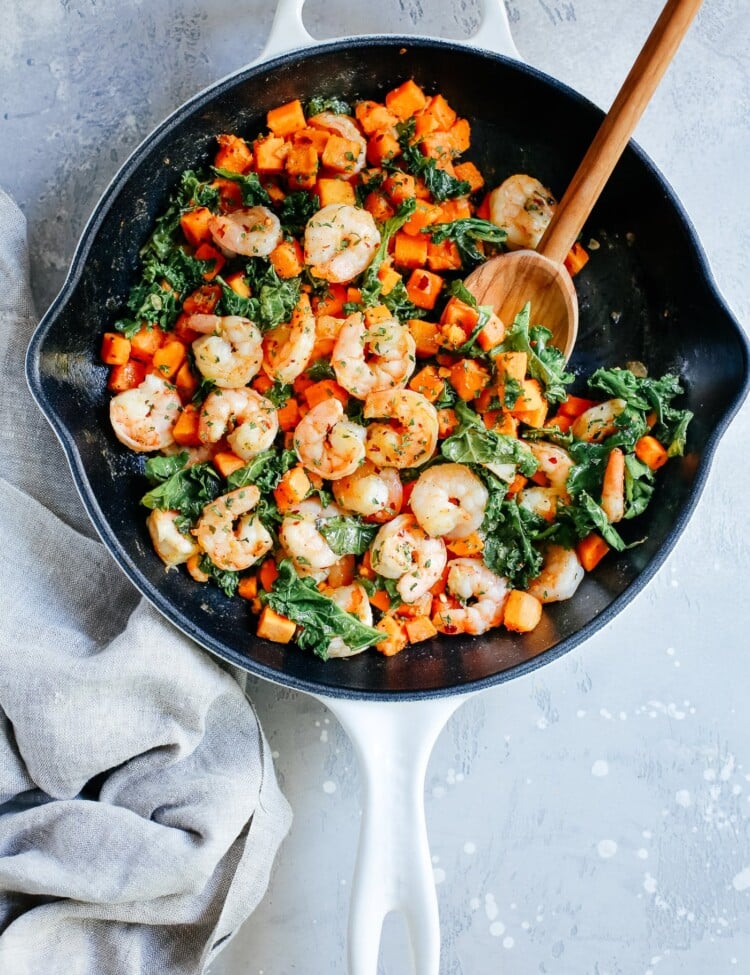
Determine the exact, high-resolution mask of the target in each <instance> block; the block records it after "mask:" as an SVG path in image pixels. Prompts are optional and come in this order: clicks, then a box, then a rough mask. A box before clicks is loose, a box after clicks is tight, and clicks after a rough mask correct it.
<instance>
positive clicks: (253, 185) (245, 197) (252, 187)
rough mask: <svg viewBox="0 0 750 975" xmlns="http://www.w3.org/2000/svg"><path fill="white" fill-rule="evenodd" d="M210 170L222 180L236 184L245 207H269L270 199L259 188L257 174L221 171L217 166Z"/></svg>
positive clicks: (229, 170)
mask: <svg viewBox="0 0 750 975" xmlns="http://www.w3.org/2000/svg"><path fill="white" fill-rule="evenodd" d="M211 168H212V169H213V171H214V172H215V173H216V175H217V176H221V178H222V179H228V180H231V181H232V182H233V183H237V185H238V186H239V188H240V190H241V192H242V202H243V203H244V205H245V206H246V207H256V206H264V207H270V206H271V197H270V196H269V195H268V193H267V191H266V190H264V189H263V187H262V186H261V182H260V179H259V178H258V174H257V173H235V172H232V170H231V169H221V167H219V166H212V167H211Z"/></svg>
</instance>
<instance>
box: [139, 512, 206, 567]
mask: <svg viewBox="0 0 750 975" xmlns="http://www.w3.org/2000/svg"><path fill="white" fill-rule="evenodd" d="M178 517H179V512H178V511H160V510H159V509H158V508H156V509H154V511H152V512H151V514H150V515H149V516H148V518H147V519H146V526H147V528H148V533H149V535H150V536H151V543H152V544H153V546H154V550H155V552H156V554H157V555H158V556H159V558H160V559H161V560H162V562H163V563H164V564H165V565H166V566H167V568H171V567H172V566H174V565H182V563H183V562H187V560H188V559H189V558H190V556H191V555H197V553H198V552H199V551H200V549H199V547H198V544H197V542H196V541H195V539H194V538H191V536H190V535H185V534H183V532H181V531H180V529H179V528H178V527H177V518H178Z"/></svg>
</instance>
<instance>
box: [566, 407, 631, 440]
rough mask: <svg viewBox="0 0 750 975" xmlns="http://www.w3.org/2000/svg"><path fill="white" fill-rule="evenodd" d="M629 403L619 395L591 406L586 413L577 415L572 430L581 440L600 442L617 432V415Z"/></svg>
mask: <svg viewBox="0 0 750 975" xmlns="http://www.w3.org/2000/svg"><path fill="white" fill-rule="evenodd" d="M627 405H628V404H627V403H626V402H625V400H624V399H620V398H619V397H615V398H614V399H608V400H605V401H604V402H603V403H597V404H596V406H592V407H590V408H589V409H588V410H586V412H585V413H581V415H580V416H578V417H576V419H575V420H574V422H573V425H572V426H571V428H570V432H571V433H572V434H573V436H574V437H578V439H579V440H586V441H588V443H600V442H601V441H602V440H605V439H606V438H607V437H609V436H611V435H612V434H613V433H615V432H616V430H617V417H618V416H619V415H620V414H621V413H622V412H623V410H625V408H626V407H627Z"/></svg>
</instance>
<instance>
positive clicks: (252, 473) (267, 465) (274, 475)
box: [227, 448, 297, 495]
mask: <svg viewBox="0 0 750 975" xmlns="http://www.w3.org/2000/svg"><path fill="white" fill-rule="evenodd" d="M296 463H297V455H296V453H295V452H294V451H293V450H274V449H273V448H271V449H269V450H264V451H262V452H261V453H259V454H257V455H256V456H255V457H253V459H252V460H250V461H248V463H247V464H245V466H244V467H240V468H239V470H236V471H234V472H233V473H232V474H230V475H229V477H228V478H227V487H228V488H229V490H230V491H233V490H234V489H235V488H241V487H247V486H248V485H249V484H254V485H255V486H256V487H257V488H258V490H259V491H260V493H261V494H262V495H266V494H270V493H271V492H272V491H273V489H274V488H275V487H277V486H278V483H279V481H280V480H281V478H282V477H283V476H284V474H286V472H287V471H288V470H289V469H290V468H291V467H294V465H295V464H296Z"/></svg>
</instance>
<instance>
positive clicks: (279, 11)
mask: <svg viewBox="0 0 750 975" xmlns="http://www.w3.org/2000/svg"><path fill="white" fill-rule="evenodd" d="M304 5H305V0H278V2H277V4H276V13H275V15H274V18H273V23H272V25H271V32H270V34H269V35H268V40H267V41H266V46H265V47H264V48H263V52H262V53H261V55H260V57H259V58H258V62H261V61H268V60H269V59H270V58H272V57H276V55H277V54H284V53H285V52H286V51H293V50H295V49H297V48H302V49H303V48H306V47H310V46H311V45H312V44H315V43H316V41H315V38H313V37H312V36H311V35H310V34H309V33H308V32H307V30H306V29H305V25H304V23H303V22H302V8H303V7H304ZM458 43H461V44H466V45H467V46H469V47H481V48H484V49H485V50H486V51H493V52H494V53H495V54H504V55H506V56H507V57H510V58H514V59H515V60H516V61H521V60H523V59H522V58H521V55H520V54H519V53H518V48H517V47H516V45H515V44H514V42H513V35H512V34H511V32H510V25H509V24H508V14H507V12H506V10H505V3H504V2H503V0H482V12H481V14H480V18H479V27H478V28H477V29H476V31H475V32H474V34H473V35H472V36H471V37H469V38H467V39H466V40H465V41H464V40H462V41H459V42H458Z"/></svg>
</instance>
